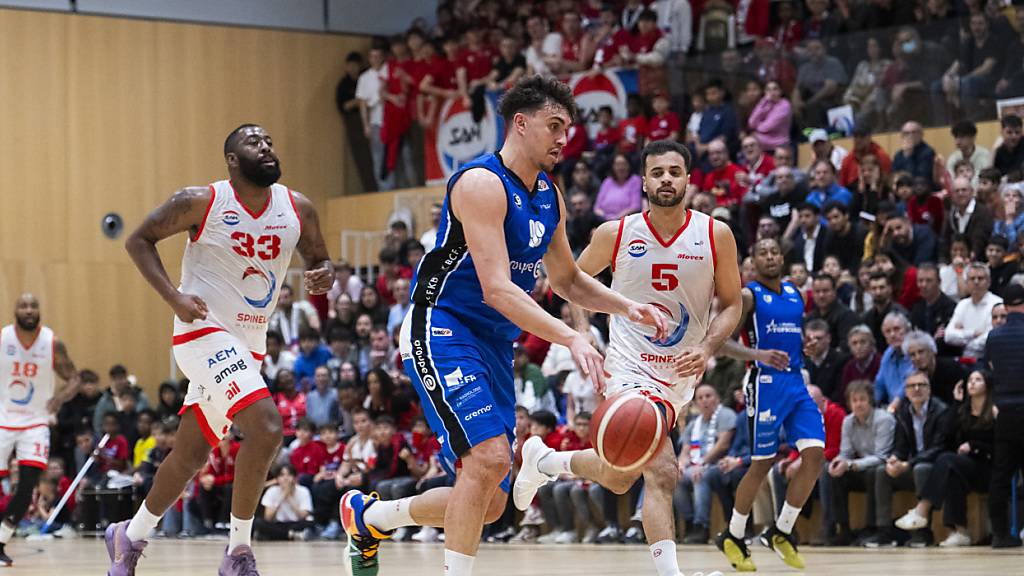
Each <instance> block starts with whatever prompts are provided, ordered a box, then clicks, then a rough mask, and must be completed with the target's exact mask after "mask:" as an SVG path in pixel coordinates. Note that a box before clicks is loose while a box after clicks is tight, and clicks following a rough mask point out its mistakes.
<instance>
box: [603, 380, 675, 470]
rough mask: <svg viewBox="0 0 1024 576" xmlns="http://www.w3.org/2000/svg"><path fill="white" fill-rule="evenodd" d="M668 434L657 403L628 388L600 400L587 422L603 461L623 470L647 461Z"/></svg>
mask: <svg viewBox="0 0 1024 576" xmlns="http://www.w3.org/2000/svg"><path fill="white" fill-rule="evenodd" d="M667 436H668V423H667V422H666V421H665V415H664V414H663V413H662V411H661V409H660V408H659V407H658V405H657V404H656V403H655V402H654V401H653V400H651V399H650V398H648V397H647V396H644V395H643V394H640V393H639V392H635V391H630V390H626V391H623V392H620V393H618V394H615V395H614V396H611V397H609V398H608V399H606V400H605V401H604V402H602V403H601V404H600V405H599V406H598V407H597V410H595V411H594V416H593V419H592V420H591V423H590V443H591V445H593V446H594V450H596V451H597V454H598V456H600V457H601V460H603V461H604V462H605V463H606V464H608V465H609V466H611V467H612V468H614V469H616V470H619V471H622V472H629V471H632V470H636V469H638V468H640V467H642V466H643V465H644V464H646V463H647V461H648V460H650V459H651V457H652V456H654V455H655V454H657V453H658V450H659V449H660V448H661V444H662V442H664V441H665V438H666V437H667Z"/></svg>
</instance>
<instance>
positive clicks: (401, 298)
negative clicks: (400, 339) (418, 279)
mask: <svg viewBox="0 0 1024 576" xmlns="http://www.w3.org/2000/svg"><path fill="white" fill-rule="evenodd" d="M392 292H393V293H394V296H395V303H394V304H392V305H391V308H390V310H389V311H388V323H387V327H388V334H393V333H394V332H395V330H396V329H398V328H399V327H400V326H401V325H402V320H404V319H405V313H406V312H408V311H409V306H410V304H411V302H410V301H409V281H408V280H406V279H405V278H399V279H398V280H395V282H394V284H393V286H392Z"/></svg>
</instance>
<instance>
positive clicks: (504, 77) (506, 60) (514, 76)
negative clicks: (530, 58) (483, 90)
mask: <svg viewBox="0 0 1024 576" xmlns="http://www.w3.org/2000/svg"><path fill="white" fill-rule="evenodd" d="M525 73H526V57H524V56H523V54H522V53H521V52H520V51H519V46H518V44H517V43H516V40H515V38H510V37H508V36H506V37H504V38H502V39H501V43H500V44H499V45H498V57H497V59H495V61H494V69H493V70H491V72H490V74H488V75H487V89H488V90H508V89H509V88H511V87H512V86H514V85H515V83H516V82H518V81H519V79H520V78H521V77H522V76H523V74H525Z"/></svg>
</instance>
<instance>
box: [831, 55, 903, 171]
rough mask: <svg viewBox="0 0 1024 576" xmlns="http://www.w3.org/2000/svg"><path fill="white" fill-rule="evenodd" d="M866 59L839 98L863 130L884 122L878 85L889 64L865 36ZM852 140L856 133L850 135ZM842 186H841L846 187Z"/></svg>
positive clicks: (855, 71)
mask: <svg viewBox="0 0 1024 576" xmlns="http://www.w3.org/2000/svg"><path fill="white" fill-rule="evenodd" d="M866 56H867V58H866V59H865V60H861V61H860V63H859V64H857V68H856V69H854V71H853V79H852V80H850V85H849V86H848V87H847V88H846V92H845V93H844V94H843V104H848V105H849V106H850V107H851V108H853V114H854V118H857V119H858V124H859V125H862V126H863V129H865V131H866V128H867V127H868V126H879V125H880V124H881V121H883V120H884V119H885V104H886V98H885V92H884V90H883V88H882V83H881V82H880V80H881V78H882V76H883V75H884V74H885V71H886V69H888V68H889V66H890V65H891V64H892V60H889V59H888V58H885V57H884V55H883V54H882V47H881V44H880V43H879V41H878V38H876V37H874V36H869V37H868V39H867V53H866ZM854 136H856V133H854ZM840 182H842V178H840ZM848 184H849V182H844V183H843V185H844V186H846V185H848Z"/></svg>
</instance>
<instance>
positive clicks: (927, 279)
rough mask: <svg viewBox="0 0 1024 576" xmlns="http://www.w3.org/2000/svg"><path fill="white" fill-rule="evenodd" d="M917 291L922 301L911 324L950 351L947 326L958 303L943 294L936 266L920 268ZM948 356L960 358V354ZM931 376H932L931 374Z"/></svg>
mask: <svg viewBox="0 0 1024 576" xmlns="http://www.w3.org/2000/svg"><path fill="white" fill-rule="evenodd" d="M917 289H918V291H920V293H921V299H920V300H918V301H917V302H916V303H915V304H914V306H913V308H911V309H910V323H911V324H913V325H914V326H915V327H917V328H918V329H919V330H923V331H924V332H925V333H926V334H930V335H933V337H934V338H935V341H936V343H939V344H940V345H941V346H942V347H943V348H944V349H948V348H949V347H948V346H947V345H946V338H945V335H946V324H948V323H949V319H950V318H952V317H953V310H954V309H955V308H956V302H955V301H954V300H953V299H952V298H950V297H949V296H947V295H945V294H943V293H942V290H941V289H940V285H939V269H938V268H937V267H936V266H935V265H934V264H932V263H930V262H926V263H924V264H921V265H920V266H918V268H917ZM947 351H949V350H947ZM947 355H949V356H958V355H959V354H958V353H950V354H947ZM930 376H931V374H929V377H930ZM934 391H935V390H933V392H934ZM940 397H941V398H942V399H943V400H945V401H946V403H947V404H948V403H949V398H947V397H945V396H942V395H941V394H940Z"/></svg>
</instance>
